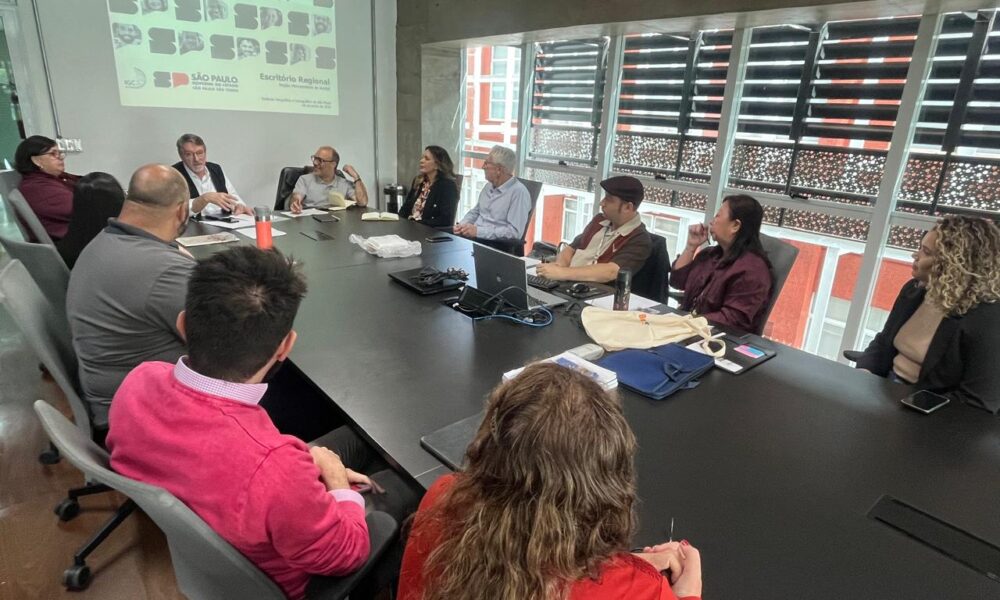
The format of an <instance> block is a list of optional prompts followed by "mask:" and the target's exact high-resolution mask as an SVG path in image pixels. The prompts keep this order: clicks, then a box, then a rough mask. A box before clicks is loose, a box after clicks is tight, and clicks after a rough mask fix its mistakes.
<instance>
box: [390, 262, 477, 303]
mask: <svg viewBox="0 0 1000 600" xmlns="http://www.w3.org/2000/svg"><path fill="white" fill-rule="evenodd" d="M423 270H424V268H423V267H421V268H417V269H407V270H405V271H396V272H395V273H389V277H391V278H392V279H393V281H396V282H398V283H401V284H403V285H405V286H406V287H408V288H410V289H411V290H413V291H414V292H416V293H418V294H420V295H422V296H429V295H431V294H440V293H441V292H448V291H451V290H457V289H458V288H460V287H462V286H463V285H465V282H464V281H460V280H458V279H442V280H441V281H437V282H435V283H432V284H431V285H421V283H420V272H421V271H423Z"/></svg>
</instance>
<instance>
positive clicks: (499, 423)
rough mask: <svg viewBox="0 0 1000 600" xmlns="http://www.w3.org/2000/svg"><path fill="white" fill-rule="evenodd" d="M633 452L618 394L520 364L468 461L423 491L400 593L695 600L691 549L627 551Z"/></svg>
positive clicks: (567, 373)
mask: <svg viewBox="0 0 1000 600" xmlns="http://www.w3.org/2000/svg"><path fill="white" fill-rule="evenodd" d="M635 450H636V445H635V436H634V435H633V434H632V430H631V429H630V428H629V426H628V423H627V422H626V421H625V417H624V415H623V414H622V409H621V404H620V402H619V400H618V399H617V397H616V396H615V397H613V396H611V395H609V394H608V393H607V392H605V391H604V390H602V389H601V388H600V386H598V385H597V384H596V383H595V382H593V381H591V380H590V379H588V378H587V377H585V376H583V375H581V374H579V373H577V372H575V371H572V370H570V369H566V368H564V367H560V366H558V365H554V364H551V363H550V364H536V365H532V366H529V367H527V368H526V369H525V370H524V372H523V373H521V374H520V375H519V376H518V377H516V378H514V379H513V380H511V381H509V382H507V383H504V384H503V385H501V386H500V387H499V388H497V389H496V390H495V391H494V392H493V395H492V396H491V398H490V401H489V404H488V406H487V409H486V415H485V417H484V418H483V422H482V424H481V425H480V426H479V431H478V433H477V434H476V437H475V438H474V439H473V441H472V444H471V445H470V446H469V449H468V452H467V454H466V463H467V467H466V468H465V470H463V471H461V472H459V473H456V474H454V475H447V476H445V477H442V478H441V479H439V480H438V481H437V482H435V484H434V485H433V486H431V488H430V489H429V490H428V491H427V495H426V496H425V497H424V499H423V501H422V502H421V504H420V508H419V510H418V511H417V514H416V517H415V519H414V523H413V529H412V532H411V535H410V538H409V541H408V543H407V546H406V552H405V554H404V555H403V565H402V569H401V571H400V578H399V596H398V597H399V599H400V600H438V599H442V600H443V599H448V600H461V599H473V598H475V599H479V598H491V599H494V598H495V599H510V600H557V599H558V600H561V599H570V600H583V599H587V600H590V599H597V598H629V599H636V600H644V599H649V600H652V599H660V600H664V599H670V600H673V599H674V598H676V597H677V596H682V597H685V598H698V597H700V596H701V558H700V555H699V553H698V551H697V550H696V549H695V548H694V547H692V546H690V545H688V544H687V543H686V542H681V543H677V542H671V543H667V544H660V545H658V546H654V547H647V548H645V549H644V550H643V552H640V553H637V554H630V553H629V551H628V548H629V545H630V543H629V542H630V539H631V536H632V531H633V528H634V514H633V508H634V505H635V502H636V497H635V468H634V466H633V462H632V460H633V456H634V455H635ZM667 569H669V570H670V579H669V581H668V580H667V579H666V578H664V577H663V576H662V575H661V574H660V571H663V570H667ZM671 585H672V588H671ZM675 594H676V595H675Z"/></svg>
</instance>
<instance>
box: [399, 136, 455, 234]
mask: <svg viewBox="0 0 1000 600" xmlns="http://www.w3.org/2000/svg"><path fill="white" fill-rule="evenodd" d="M454 169H455V167H454V165H453V164H452V162H451V157H450V156H448V151H447V150H445V149H444V148H442V147H441V146H427V148H425V149H424V153H423V154H422V155H421V156H420V174H419V175H417V177H416V179H414V180H413V184H412V185H411V186H410V193H409V194H407V195H406V200H405V201H404V202H403V206H402V207H401V208H400V209H399V216H400V217H402V218H404V219H410V220H412V221H420V222H421V223H423V224H424V225H430V226H431V227H451V226H452V225H454V224H455V209H456V208H457V207H458V186H457V185H455V174H454Z"/></svg>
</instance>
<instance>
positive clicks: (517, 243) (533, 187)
mask: <svg viewBox="0 0 1000 600" xmlns="http://www.w3.org/2000/svg"><path fill="white" fill-rule="evenodd" d="M517 179H518V181H520V182H521V183H523V184H524V187H526V188H528V194H529V195H531V210H529V211H528V220H527V221H525V222H524V229H522V230H521V239H518V240H515V239H509V238H502V239H498V240H485V239H482V238H476V241H477V242H479V243H480V244H483V245H484V246H489V247H490V248H496V249H497V250H499V251H501V252H506V253H507V254H513V255H514V256H524V241H525V238H526V237H527V236H528V225H530V224H531V218H532V217H534V216H535V207H536V206H537V205H538V196H539V195H541V193H542V182H540V181H532V180H530V179H522V178H521V177H518V178H517Z"/></svg>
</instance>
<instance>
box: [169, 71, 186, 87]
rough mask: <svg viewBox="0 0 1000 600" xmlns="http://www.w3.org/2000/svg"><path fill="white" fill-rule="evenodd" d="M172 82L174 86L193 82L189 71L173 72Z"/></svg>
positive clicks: (171, 75)
mask: <svg viewBox="0 0 1000 600" xmlns="http://www.w3.org/2000/svg"><path fill="white" fill-rule="evenodd" d="M170 83H172V84H173V86H174V87H180V86H182V85H187V84H189V83H191V78H190V77H188V75H187V73H171V74H170Z"/></svg>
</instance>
